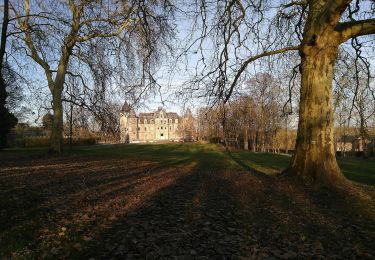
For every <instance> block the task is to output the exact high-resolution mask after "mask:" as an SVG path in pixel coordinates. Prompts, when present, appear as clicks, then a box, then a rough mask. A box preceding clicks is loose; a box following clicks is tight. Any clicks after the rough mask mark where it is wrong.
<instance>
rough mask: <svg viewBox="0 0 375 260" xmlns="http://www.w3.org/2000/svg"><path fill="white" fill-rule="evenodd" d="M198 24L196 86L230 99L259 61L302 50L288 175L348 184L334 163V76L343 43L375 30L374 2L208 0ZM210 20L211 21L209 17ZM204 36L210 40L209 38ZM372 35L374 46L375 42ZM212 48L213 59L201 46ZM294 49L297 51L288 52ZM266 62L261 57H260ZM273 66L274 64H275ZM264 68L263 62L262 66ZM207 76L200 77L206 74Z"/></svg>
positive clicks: (321, 182) (308, 180) (202, 4)
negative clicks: (296, 115) (296, 119)
mask: <svg viewBox="0 0 375 260" xmlns="http://www.w3.org/2000/svg"><path fill="white" fill-rule="evenodd" d="M199 3H200V9H198V11H197V16H196V17H197V19H196V20H195V24H198V23H200V24H201V25H202V26H201V28H202V32H201V35H199V38H198V40H197V41H196V42H197V43H198V44H197V43H196V42H194V43H193V44H191V45H190V46H189V49H190V50H191V49H194V48H195V47H197V49H198V50H193V51H194V52H195V53H202V55H203V57H204V58H203V59H201V60H199V62H201V63H202V64H203V65H202V66H200V67H198V68H201V67H203V72H201V73H197V77H200V79H201V80H200V81H198V80H195V81H194V82H198V83H196V85H199V86H195V88H198V87H200V86H203V87H207V86H208V87H210V88H211V90H210V91H209V93H211V95H215V96H216V97H217V100H224V101H225V102H226V101H228V100H229V98H230V97H231V95H232V94H233V92H234V91H235V89H236V88H238V87H239V85H240V84H239V83H241V81H242V82H243V81H244V79H245V78H246V76H247V75H248V74H249V70H250V66H249V65H250V64H252V65H254V66H251V69H253V70H254V69H255V70H256V69H260V68H262V66H261V63H260V62H261V61H260V59H261V58H267V61H272V60H271V58H272V57H273V56H275V55H278V56H279V57H280V56H281V57H284V58H287V59H286V60H288V61H289V62H290V61H291V60H292V59H290V57H291V55H293V51H294V53H296V52H297V51H298V54H299V60H300V63H299V72H300V74H301V82H300V84H301V86H300V103H299V123H298V135H297V141H296V147H295V152H294V155H293V157H292V159H291V163H290V166H289V168H288V170H287V172H288V173H290V174H292V175H294V176H298V177H299V178H300V179H302V180H303V181H304V182H305V183H308V184H318V185H325V184H328V185H331V184H335V183H339V182H344V180H345V179H344V177H343V175H342V174H341V172H340V169H339V167H338V164H337V162H336V156H335V149H334V136H333V131H334V128H333V109H332V103H333V101H332V96H333V95H332V80H333V72H334V70H333V68H334V65H335V61H336V58H337V55H338V51H339V48H340V46H342V44H343V43H345V42H347V41H348V40H351V39H357V37H360V36H366V35H371V34H375V12H374V10H375V8H374V6H375V3H374V2H373V1H357V0H356V1H351V0H301V1H260V0H253V1H244V0H227V1H204V0H201V1H200V2H199ZM211 18H212V20H213V22H212V23H208V22H207V21H208V20H210V19H211ZM207 39H212V41H211V42H208V40H207ZM372 40H373V38H372V39H370V41H369V42H370V43H372V44H373V41H372ZM207 46H210V47H211V49H212V50H213V51H212V52H211V56H210V57H211V58H212V59H211V64H209V63H208V61H207V60H208V59H209V58H210V57H208V54H209V53H208V52H207V51H205V50H204V47H207ZM290 52H292V53H290ZM263 60H264V59H263ZM273 64H275V63H273ZM263 65H264V64H263ZM202 74H203V76H199V75H202Z"/></svg>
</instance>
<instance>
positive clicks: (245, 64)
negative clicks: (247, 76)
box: [224, 45, 300, 103]
mask: <svg viewBox="0 0 375 260" xmlns="http://www.w3.org/2000/svg"><path fill="white" fill-rule="evenodd" d="M299 48H300V46H299V45H298V46H291V47H285V48H282V49H278V50H274V51H266V52H263V53H261V54H258V55H255V56H252V57H250V58H248V59H247V60H246V61H245V62H244V63H242V65H241V67H240V68H239V70H238V71H237V73H236V76H235V77H234V80H233V82H232V84H231V86H230V89H229V92H228V94H227V95H226V96H225V99H224V103H226V102H227V101H228V100H229V98H230V96H231V95H232V92H233V89H234V87H235V86H236V84H237V81H238V79H239V78H240V76H241V74H242V72H244V71H245V69H246V68H247V66H248V65H249V64H250V63H251V62H253V61H256V60H257V59H260V58H263V57H267V56H271V55H276V54H280V53H284V52H287V51H296V50H299Z"/></svg>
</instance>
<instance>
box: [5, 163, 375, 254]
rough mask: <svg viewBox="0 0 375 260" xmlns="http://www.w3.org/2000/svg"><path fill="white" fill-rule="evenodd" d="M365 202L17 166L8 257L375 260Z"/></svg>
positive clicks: (113, 170)
mask: <svg viewBox="0 0 375 260" xmlns="http://www.w3.org/2000/svg"><path fill="white" fill-rule="evenodd" d="M361 189H362V190H363V189H364V188H363V187H362V188H361ZM364 194H365V195H366V196H368V197H367V198H365V199H363V200H351V199H350V198H351V197H348V196H342V195H337V194H334V193H333V192H330V191H328V190H326V191H320V192H316V191H314V192H312V191H309V190H307V189H306V188H303V187H302V186H301V185H297V184H295V183H293V182H291V181H290V180H288V179H286V178H283V177H272V176H266V175H262V174H259V173H256V172H254V171H242V172H236V171H228V170H225V169H223V170H221V171H213V170H200V169H199V167H198V166H197V164H196V163H194V162H191V163H188V164H186V163H185V164H180V165H170V166H168V165H167V164H159V163H155V162H148V161H141V160H139V161H135V160H130V159H124V158H121V159H120V158H99V157H90V158H88V157H81V156H70V157H63V158H35V159H23V160H8V161H7V162H2V163H1V166H0V258H5V259H6V258H15V259H17V258H27V259H30V258H62V259H64V258H69V259H74V258H77V259H78V258H86V259H90V258H93V259H110V258H115V259H133V258H134V259H139V258H141V259H161V258H165V259H253V258H256V259H258V258H267V259H269V258H283V259H286V258H303V259H305V258H308V259H309V258H310V259H311V258H313V259H316V258H339V259H340V258H368V259H371V258H374V257H375V244H374V241H375V218H374V216H375V214H374V209H373V206H374V204H375V203H374V191H373V190H372V191H371V189H369V191H366V192H365V193H364ZM371 196H372V197H371ZM366 205H367V206H368V207H367V209H366V208H364V206H366Z"/></svg>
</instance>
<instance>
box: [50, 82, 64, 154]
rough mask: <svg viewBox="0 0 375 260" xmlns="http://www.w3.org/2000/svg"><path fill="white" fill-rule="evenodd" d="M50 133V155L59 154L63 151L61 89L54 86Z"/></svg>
mask: <svg viewBox="0 0 375 260" xmlns="http://www.w3.org/2000/svg"><path fill="white" fill-rule="evenodd" d="M51 92H52V109H53V120H52V132H51V141H50V148H49V152H50V153H61V152H62V151H63V107H62V99H61V97H62V88H59V87H57V86H56V85H55V86H54V87H53V88H52V91H51Z"/></svg>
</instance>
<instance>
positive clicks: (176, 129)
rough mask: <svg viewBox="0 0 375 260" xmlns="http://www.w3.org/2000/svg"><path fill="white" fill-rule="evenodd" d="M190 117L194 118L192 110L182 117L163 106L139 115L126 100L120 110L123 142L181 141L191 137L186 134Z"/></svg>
mask: <svg viewBox="0 0 375 260" xmlns="http://www.w3.org/2000/svg"><path fill="white" fill-rule="evenodd" d="M188 119H190V120H191V119H192V115H191V112H190V110H188V112H187V114H186V115H185V116H184V117H180V116H179V115H178V114H177V113H175V112H167V111H166V110H165V109H164V108H162V107H159V108H158V109H157V110H156V111H154V112H151V113H140V114H139V115H138V116H137V115H136V113H135V111H134V109H132V108H131V107H130V106H129V104H127V103H126V102H125V104H124V105H123V107H122V109H121V112H120V131H121V143H141V142H159V141H174V142H179V141H183V140H184V139H185V140H186V139H190V136H186V135H185V136H184V133H185V132H186V131H184V129H186V127H185V125H184V122H185V123H186V121H187V120H188ZM189 141H190V140H189Z"/></svg>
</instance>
